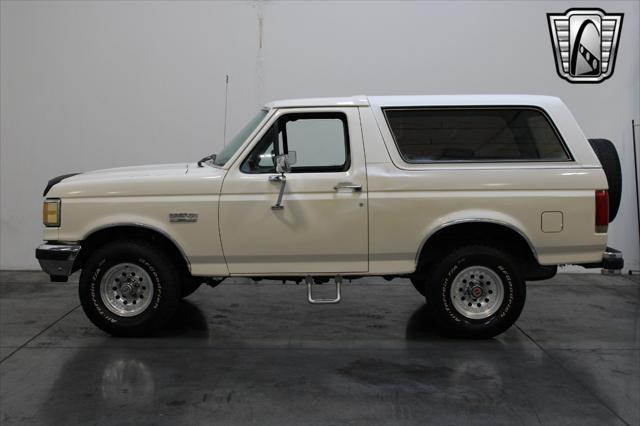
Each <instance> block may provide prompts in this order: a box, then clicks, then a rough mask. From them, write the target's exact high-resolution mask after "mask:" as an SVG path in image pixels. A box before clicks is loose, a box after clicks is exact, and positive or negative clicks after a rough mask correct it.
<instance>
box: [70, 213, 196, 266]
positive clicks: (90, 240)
mask: <svg viewBox="0 0 640 426" xmlns="http://www.w3.org/2000/svg"><path fill="white" fill-rule="evenodd" d="M114 241H139V242H145V243H151V244H153V245H154V247H158V248H159V249H160V250H162V251H163V252H164V253H165V254H167V255H168V256H169V257H170V259H171V260H172V261H173V262H174V265H175V266H176V267H178V268H179V270H180V271H181V272H183V273H184V274H187V275H189V264H188V262H187V259H186V258H185V256H184V254H183V253H182V252H181V251H180V249H179V248H178V247H177V245H176V243H175V242H174V241H173V240H171V239H170V238H169V237H167V236H166V235H164V234H162V233H161V232H158V231H156V230H154V229H151V228H146V227H141V226H135V225H126V226H113V227H109V228H103V229H100V230H98V231H95V232H93V233H91V234H89V235H88V236H87V237H86V238H85V239H84V240H82V242H81V243H80V245H81V247H82V249H81V250H80V254H79V256H78V258H77V259H76V261H75V263H74V265H73V269H74V270H78V269H82V267H83V266H84V264H85V262H86V261H87V259H88V257H89V256H91V254H92V253H93V252H94V251H95V250H96V249H97V248H98V247H101V246H103V245H105V244H108V243H111V242H114Z"/></svg>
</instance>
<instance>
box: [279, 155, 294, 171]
mask: <svg viewBox="0 0 640 426" xmlns="http://www.w3.org/2000/svg"><path fill="white" fill-rule="evenodd" d="M290 171H291V164H290V163H289V155H287V154H282V155H278V156H277V157H276V172H278V173H281V174H284V173H289V172H290Z"/></svg>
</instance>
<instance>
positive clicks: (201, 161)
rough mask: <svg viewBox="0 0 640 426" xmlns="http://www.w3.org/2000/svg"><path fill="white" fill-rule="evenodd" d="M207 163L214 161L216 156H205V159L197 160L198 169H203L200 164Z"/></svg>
mask: <svg viewBox="0 0 640 426" xmlns="http://www.w3.org/2000/svg"><path fill="white" fill-rule="evenodd" d="M207 161H216V154H211V155H207V156H206V157H204V158H201V159H200V160H198V167H204V166H203V165H202V163H206V162H207Z"/></svg>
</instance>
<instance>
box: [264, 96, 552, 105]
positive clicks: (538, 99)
mask: <svg viewBox="0 0 640 426" xmlns="http://www.w3.org/2000/svg"><path fill="white" fill-rule="evenodd" d="M561 102H562V101H560V99H559V98H557V97H554V96H541V95H425V96H414V95H412V96H365V95H358V96H349V97H343V98H306V99H284V100H279V101H274V102H270V103H268V104H267V105H265V107H266V108H299V107H356V106H367V105H373V106H378V107H403V106H407V107H415V106H454V105H455V106H480V105H522V106H545V105H547V106H548V105H550V104H557V103H561Z"/></svg>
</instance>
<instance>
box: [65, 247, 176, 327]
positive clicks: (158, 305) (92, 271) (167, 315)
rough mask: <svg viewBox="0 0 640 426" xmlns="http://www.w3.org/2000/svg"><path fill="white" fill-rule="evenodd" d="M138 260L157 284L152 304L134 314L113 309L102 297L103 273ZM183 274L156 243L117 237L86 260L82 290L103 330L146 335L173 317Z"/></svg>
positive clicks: (86, 309)
mask: <svg viewBox="0 0 640 426" xmlns="http://www.w3.org/2000/svg"><path fill="white" fill-rule="evenodd" d="M121 262H129V263H135V264H137V265H138V266H140V267H142V268H144V269H145V270H146V271H147V273H148V274H149V276H151V278H152V281H153V285H154V286H155V287H154V296H153V301H152V303H151V304H150V305H149V307H148V308H147V309H146V310H145V311H144V312H142V313H141V314H139V315H136V316H134V317H121V316H118V315H116V314H114V313H112V312H111V311H109V310H108V309H107V308H106V306H105V305H104V303H103V302H102V299H101V297H100V280H101V278H102V275H103V274H104V273H105V272H106V271H107V270H108V269H109V268H110V267H111V266H113V265H114V264H117V263H121ZM180 276H181V275H180V274H179V273H178V269H177V268H176V267H175V265H174V264H173V262H172V261H171V259H170V257H168V256H167V255H165V253H164V252H162V251H161V250H158V248H157V247H156V246H153V245H151V244H145V243H142V242H139V241H117V242H113V243H110V244H106V245H104V246H102V247H99V248H98V249H96V251H95V252H94V253H92V254H91V255H90V256H89V258H88V259H87V262H86V263H85V265H84V267H83V269H82V273H81V274H80V282H79V286H78V294H79V296H80V303H81V305H82V309H83V310H84V312H85V314H86V315H87V317H88V318H89V319H90V320H91V322H93V323H94V324H95V325H96V326H97V327H98V328H100V329H101V330H103V331H105V332H107V333H109V334H111V335H114V336H126V337H134V336H146V335H149V334H150V333H151V332H153V331H154V330H156V329H158V328H160V327H162V326H163V325H165V324H166V323H167V322H168V321H170V320H171V319H172V318H173V315H174V314H175V311H176V309H177V307H178V303H179V302H180V282H181V280H180Z"/></svg>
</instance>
